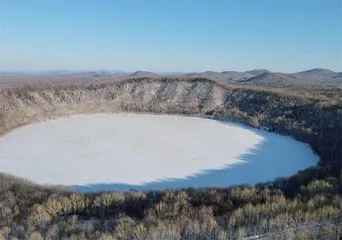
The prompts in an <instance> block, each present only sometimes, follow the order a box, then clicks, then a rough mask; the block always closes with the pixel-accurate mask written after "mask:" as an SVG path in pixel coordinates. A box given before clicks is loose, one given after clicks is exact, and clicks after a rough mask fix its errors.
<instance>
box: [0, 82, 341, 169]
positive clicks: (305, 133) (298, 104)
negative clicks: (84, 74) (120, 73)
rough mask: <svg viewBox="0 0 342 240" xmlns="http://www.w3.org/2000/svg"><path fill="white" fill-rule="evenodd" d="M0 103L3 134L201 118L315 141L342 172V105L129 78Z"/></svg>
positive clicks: (4, 95) (23, 93)
mask: <svg viewBox="0 0 342 240" xmlns="http://www.w3.org/2000/svg"><path fill="white" fill-rule="evenodd" d="M0 102H1V105H0V107H1V108H0V135H1V134H4V133H5V132H6V131H9V130H11V129H13V128H15V127H18V126H20V125H23V124H27V123H32V122H38V121H45V120H49V119H53V118H57V117H63V116H69V115H73V114H93V113H101V112H107V113H108V112H113V113H115V112H122V111H134V112H149V113H163V114H185V115H196V116H201V117H210V118H215V119H225V120H233V121H237V122H242V123H244V124H247V125H250V126H253V127H260V126H267V127H269V128H270V129H271V130H272V131H275V132H278V133H280V134H284V135H289V136H292V137H294V138H296V139H298V140H301V141H304V142H307V143H309V144H310V145H311V147H312V148H313V149H314V151H315V152H316V153H318V154H319V155H320V156H321V159H322V163H323V164H327V165H333V167H334V169H337V171H339V169H341V168H340V167H341V145H342V140H341V136H342V131H341V128H342V124H341V123H342V107H341V105H342V104H341V103H340V102H339V103H334V104H327V103H326V102H325V101H324V100H321V99H318V98H311V97H304V96H301V95H299V94H297V93H293V92H281V91H276V90H263V89H255V88H247V87H236V86H235V87H232V86H227V85H221V84H219V83H217V82H215V81H211V80H208V79H201V78H197V79H186V80H185V79H183V80H182V79H129V80H124V81H118V82H107V83H91V84H75V85H62V84H61V85H48V84H46V85H40V86H33V85H32V86H21V87H8V88H2V89H0ZM336 166H337V167H336Z"/></svg>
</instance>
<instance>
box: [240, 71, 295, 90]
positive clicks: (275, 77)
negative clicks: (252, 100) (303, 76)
mask: <svg viewBox="0 0 342 240" xmlns="http://www.w3.org/2000/svg"><path fill="white" fill-rule="evenodd" d="M297 81H298V79H297V77H295V76H293V75H291V74H284V73H271V72H264V73H262V74H259V75H257V76H254V77H251V78H248V79H245V80H240V81H237V82H238V83H244V84H249V85H256V86H270V87H289V86H293V85H295V84H297Z"/></svg>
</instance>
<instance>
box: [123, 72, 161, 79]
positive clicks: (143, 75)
mask: <svg viewBox="0 0 342 240" xmlns="http://www.w3.org/2000/svg"><path fill="white" fill-rule="evenodd" d="M128 76H129V77H134V78H158V77H160V76H159V75H158V74H155V73H153V72H147V71H136V72H134V73H132V74H130V75H128Z"/></svg>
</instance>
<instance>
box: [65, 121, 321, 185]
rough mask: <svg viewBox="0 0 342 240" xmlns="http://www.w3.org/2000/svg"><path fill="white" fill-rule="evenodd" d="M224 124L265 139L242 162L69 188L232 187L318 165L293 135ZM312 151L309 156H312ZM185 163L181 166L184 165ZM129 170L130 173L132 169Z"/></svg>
mask: <svg viewBox="0 0 342 240" xmlns="http://www.w3.org/2000/svg"><path fill="white" fill-rule="evenodd" d="M219 122H220V123H222V124H228V125H230V126H238V127H242V128H244V129H246V130H249V131H252V132H254V133H255V134H257V135H259V136H261V137H262V138H263V141H262V142H261V143H259V144H257V145H256V146H255V147H254V148H253V149H251V150H250V151H249V152H248V153H245V154H242V155H240V156H239V157H238V159H239V160H241V163H239V164H234V165H226V166H223V168H222V169H218V170H210V169H209V170H206V171H204V172H200V173H197V174H196V175H193V176H189V177H187V178H185V179H160V180H158V181H154V182H148V183H145V184H143V185H130V184H123V183H102V184H101V183H100V184H94V185H86V186H72V187H68V188H72V189H75V190H77V191H80V192H98V191H121V192H123V191H126V190H129V189H135V190H139V191H147V190H156V189H176V188H178V189H179V188H187V187H228V186H232V185H241V184H248V185H254V184H256V183H258V182H265V181H270V180H274V179H275V178H276V177H282V176H290V175H292V174H295V173H296V172H298V170H301V169H304V168H307V167H308V166H312V165H315V164H316V163H317V162H318V160H319V159H318V157H317V156H316V159H312V157H310V155H312V154H313V153H312V152H311V149H310V148H308V147H303V145H306V144H305V143H301V142H298V141H296V140H294V139H292V138H290V137H285V136H280V135H278V134H275V133H271V132H267V131H263V130H259V129H254V128H251V127H247V126H244V125H241V124H236V123H231V122H225V121H219ZM308 155H309V157H308ZM180 167H181V166H180ZM128 174H129V173H128Z"/></svg>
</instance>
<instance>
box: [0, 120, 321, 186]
mask: <svg viewBox="0 0 342 240" xmlns="http://www.w3.org/2000/svg"><path fill="white" fill-rule="evenodd" d="M0 150H1V151H0V171H1V172H5V173H9V174H12V175H14V176H19V177H23V178H26V179H29V180H31V181H33V182H36V183H40V184H53V185H63V186H68V187H70V186H73V187H74V188H76V189H78V190H79V191H85V192H86V191H88V192H92V191H99V190H119V191H124V190H128V189H130V188H134V189H138V190H150V189H165V188H182V187H208V186H217V187H226V186H230V185H236V184H255V183H258V182H260V181H268V180H273V179H274V178H276V177H280V176H289V175H292V174H294V173H296V172H297V171H299V170H301V169H304V168H307V167H309V166H313V165H316V164H317V162H318V160H319V158H318V156H316V155H314V153H313V152H312V150H311V149H310V148H309V146H308V145H307V144H304V143H301V142H298V141H295V140H294V139H292V138H290V137H285V136H281V135H277V134H274V133H269V132H265V131H262V130H257V129H253V128H249V127H245V126H243V125H239V124H234V123H231V122H221V121H215V120H209V119H201V118H194V117H180V116H160V115H139V114H113V115H110V114H98V115H91V116H84V115H78V116H72V117H70V118H61V119H56V120H51V121H47V122H41V123H36V124H30V125H27V126H24V127H21V128H18V129H15V130H14V131H12V132H10V133H8V134H6V135H4V136H2V137H0Z"/></svg>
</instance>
